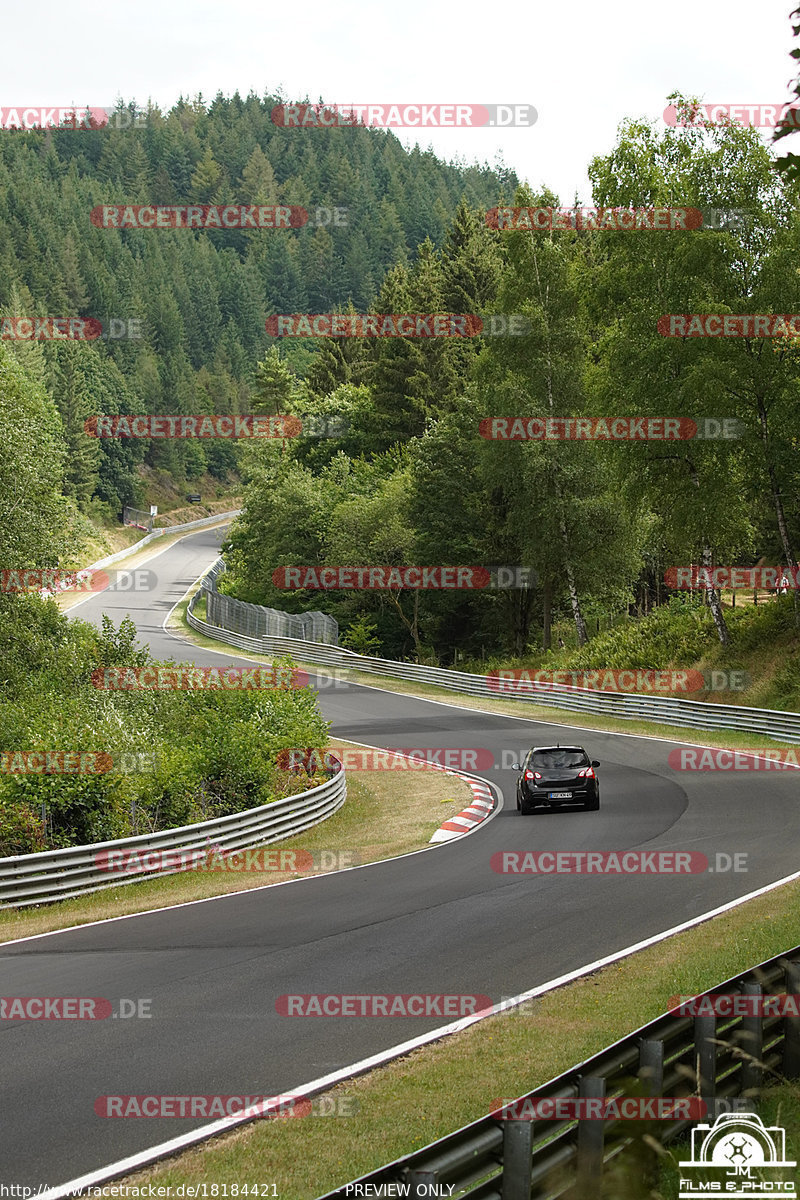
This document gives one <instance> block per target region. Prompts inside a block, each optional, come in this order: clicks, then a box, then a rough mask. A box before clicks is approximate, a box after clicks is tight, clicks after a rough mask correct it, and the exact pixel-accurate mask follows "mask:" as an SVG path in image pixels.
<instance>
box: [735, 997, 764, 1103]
mask: <svg viewBox="0 0 800 1200" xmlns="http://www.w3.org/2000/svg"><path fill="white" fill-rule="evenodd" d="M762 994H763V989H762V987H761V984H760V983H745V984H743V985H742V995H743V996H757V997H759V998H760V997H761V995H762ZM753 1007H754V1009H755V1010H756V1012H755V1013H754V1015H753V1016H746V1017H742V1021H741V1025H740V1027H739V1033H738V1036H737V1038H736V1044H737V1045H738V1046H739V1047H740V1048H741V1049H742V1050H743V1051H744V1052H745V1054H746V1055H747V1056H748V1057H747V1058H743V1059H742V1070H741V1076H740V1079H741V1085H742V1087H741V1094H742V1095H743V1096H744V1095H747V1097H748V1098H751V1097H752V1099H753V1100H756V1099H757V1098H758V1094H759V1092H760V1091H761V1083H762V1080H763V1076H764V1070H763V1067H762V1065H761V1056H762V1053H763V1048H764V1018H763V1016H762V1015H761V1013H760V1011H758V1010H759V1007H760V1006H759V1005H758V1004H757V1003H756V1004H754V1005H753Z"/></svg>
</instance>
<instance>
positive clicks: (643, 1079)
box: [638, 1038, 664, 1188]
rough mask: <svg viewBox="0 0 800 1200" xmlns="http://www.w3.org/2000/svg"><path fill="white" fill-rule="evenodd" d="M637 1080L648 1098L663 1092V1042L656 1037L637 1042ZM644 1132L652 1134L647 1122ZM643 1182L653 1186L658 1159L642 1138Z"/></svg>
mask: <svg viewBox="0 0 800 1200" xmlns="http://www.w3.org/2000/svg"><path fill="white" fill-rule="evenodd" d="M638 1075H639V1082H640V1084H641V1086H642V1091H643V1093H644V1095H645V1096H646V1097H647V1098H648V1099H652V1098H657V1097H659V1096H663V1094H664V1043H663V1042H662V1041H659V1040H658V1039H656V1038H642V1041H641V1042H640V1044H639V1072H638ZM646 1132H648V1133H651V1134H652V1126H651V1125H650V1124H649V1123H648V1125H647V1127H646ZM641 1156H642V1175H643V1182H644V1183H646V1184H649V1185H650V1186H651V1187H653V1188H655V1186H656V1183H657V1180H658V1159H657V1158H656V1157H655V1155H654V1153H653V1151H652V1149H651V1148H650V1147H649V1146H648V1145H647V1144H646V1143H645V1142H644V1141H643V1140H642V1142H641Z"/></svg>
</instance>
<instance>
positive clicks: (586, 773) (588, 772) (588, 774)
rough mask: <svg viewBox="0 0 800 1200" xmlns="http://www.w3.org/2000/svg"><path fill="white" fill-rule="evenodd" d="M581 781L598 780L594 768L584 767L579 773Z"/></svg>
mask: <svg viewBox="0 0 800 1200" xmlns="http://www.w3.org/2000/svg"><path fill="white" fill-rule="evenodd" d="M578 778H579V779H596V778H597V776H596V775H595V773H594V767H584V768H583V770H582V771H578Z"/></svg>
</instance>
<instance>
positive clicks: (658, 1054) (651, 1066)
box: [639, 1038, 664, 1096]
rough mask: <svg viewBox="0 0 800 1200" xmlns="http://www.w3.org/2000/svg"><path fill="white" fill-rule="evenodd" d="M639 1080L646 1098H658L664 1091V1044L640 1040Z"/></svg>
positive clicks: (653, 1040) (650, 1039) (644, 1039)
mask: <svg viewBox="0 0 800 1200" xmlns="http://www.w3.org/2000/svg"><path fill="white" fill-rule="evenodd" d="M639 1079H640V1080H641V1083H642V1086H643V1088H644V1092H645V1095H646V1096H660V1095H661V1094H662V1092H663V1090H664V1043H663V1042H660V1041H657V1040H655V1039H652V1038H642V1041H641V1044H640V1046H639Z"/></svg>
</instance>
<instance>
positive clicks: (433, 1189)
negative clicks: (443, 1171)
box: [406, 1169, 439, 1200]
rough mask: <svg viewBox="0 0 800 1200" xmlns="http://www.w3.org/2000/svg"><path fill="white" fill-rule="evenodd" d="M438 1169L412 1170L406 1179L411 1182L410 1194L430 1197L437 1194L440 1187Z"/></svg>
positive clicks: (415, 1198) (415, 1196) (415, 1199)
mask: <svg viewBox="0 0 800 1200" xmlns="http://www.w3.org/2000/svg"><path fill="white" fill-rule="evenodd" d="M438 1175H439V1172H438V1171H426V1170H424V1169H422V1170H419V1171H417V1170H411V1171H409V1172H408V1173H407V1175H406V1180H407V1182H408V1183H409V1185H410V1187H409V1191H408V1195H409V1198H410V1197H412V1196H413V1197H414V1200H417V1197H423V1196H424V1197H430V1196H435V1195H436V1194H437V1191H438V1190H439V1189H438V1182H439V1180H438Z"/></svg>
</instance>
